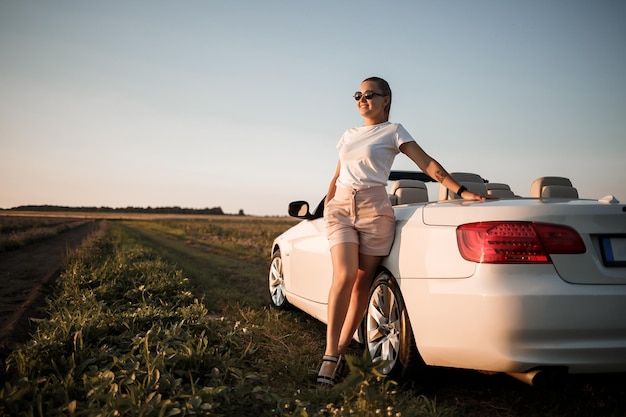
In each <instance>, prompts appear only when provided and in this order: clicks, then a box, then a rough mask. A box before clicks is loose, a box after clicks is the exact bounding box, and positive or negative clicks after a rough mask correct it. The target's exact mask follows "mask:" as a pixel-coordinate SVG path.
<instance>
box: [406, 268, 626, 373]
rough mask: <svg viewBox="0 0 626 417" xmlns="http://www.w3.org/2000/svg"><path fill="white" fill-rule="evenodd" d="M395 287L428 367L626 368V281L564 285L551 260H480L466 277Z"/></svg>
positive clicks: (417, 281) (577, 370)
mask: <svg viewBox="0 0 626 417" xmlns="http://www.w3.org/2000/svg"><path fill="white" fill-rule="evenodd" d="M400 287H401V291H402V294H403V297H404V300H405V303H406V305H407V311H408V314H409V318H410V321H411V325H412V328H413V332H414V335H415V340H416V344H417V347H418V350H419V351H420V354H421V355H422V357H423V359H424V361H425V362H426V363H427V364H429V365H436V366H449V367H458V368H467V369H478V370H485V371H496V372H525V371H528V370H530V369H533V368H538V367H564V368H567V370H568V371H569V372H571V373H596V372H598V373H604V372H624V371H626V285H577V284H570V283H567V282H565V281H563V280H562V279H561V278H559V277H558V275H556V273H555V270H554V267H553V266H552V265H486V264H480V265H477V269H476V273H475V274H474V275H473V276H472V277H469V278H465V279H436V280H435V279H407V278H404V279H402V280H400Z"/></svg>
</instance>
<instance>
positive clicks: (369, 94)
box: [353, 90, 386, 101]
mask: <svg viewBox="0 0 626 417" xmlns="http://www.w3.org/2000/svg"><path fill="white" fill-rule="evenodd" d="M374 96H381V97H385V96H386V94H380V93H375V92H373V91H372V90H365V92H364V93H361V92H360V91H357V92H356V93H354V96H353V97H354V99H355V100H356V101H359V100H361V99H362V98H363V97H365V100H371V99H373V98H374Z"/></svg>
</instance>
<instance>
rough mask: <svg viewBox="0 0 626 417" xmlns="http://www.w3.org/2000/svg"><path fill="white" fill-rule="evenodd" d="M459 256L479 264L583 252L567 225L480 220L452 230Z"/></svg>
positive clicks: (532, 260)
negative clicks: (454, 232)
mask: <svg viewBox="0 0 626 417" xmlns="http://www.w3.org/2000/svg"><path fill="white" fill-rule="evenodd" d="M456 237H457V242H458V245H459V250H460V251H461V256H463V258H465V259H466V260H468V261H472V262H481V263H550V262H552V261H551V259H550V255H551V254H577V253H585V251H586V248H585V244H584V243H583V241H582V238H581V237H580V235H579V234H578V233H577V232H576V231H575V230H574V229H572V228H571V227H567V226H561V225H555V224H547V223H531V222H498V221H496V222H480V223H468V224H463V225H461V226H459V227H457V229H456Z"/></svg>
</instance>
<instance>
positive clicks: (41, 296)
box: [0, 220, 102, 362]
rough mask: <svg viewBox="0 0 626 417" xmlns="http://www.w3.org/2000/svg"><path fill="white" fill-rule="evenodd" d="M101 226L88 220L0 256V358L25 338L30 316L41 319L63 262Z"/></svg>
mask: <svg viewBox="0 0 626 417" xmlns="http://www.w3.org/2000/svg"><path fill="white" fill-rule="evenodd" d="M101 225H102V221H96V220H88V221H85V223H84V224H82V225H81V226H78V227H76V228H74V229H71V230H69V231H67V232H65V233H62V234H60V235H57V236H54V237H52V238H49V239H45V240H42V241H39V242H36V243H33V244H30V245H27V246H25V247H23V248H20V249H16V250H11V251H8V252H4V253H0V357H2V359H3V362H4V358H5V357H6V355H7V354H8V352H10V350H11V346H12V345H14V344H15V343H19V342H23V341H25V340H27V339H28V337H29V334H30V333H31V332H32V330H33V328H34V327H33V325H32V323H31V321H30V318H31V317H43V315H44V311H43V310H42V309H41V307H43V306H44V301H45V297H46V295H47V294H48V292H49V290H50V288H51V284H52V283H54V280H55V279H56V278H57V277H58V276H59V273H60V270H61V266H62V265H63V260H64V259H65V257H66V256H67V255H68V253H69V252H70V251H72V250H75V249H76V248H77V247H78V246H80V244H81V243H82V242H83V241H84V240H85V239H86V238H87V237H88V236H89V235H90V234H91V233H92V232H94V231H95V230H97V229H98V227H100V226H101Z"/></svg>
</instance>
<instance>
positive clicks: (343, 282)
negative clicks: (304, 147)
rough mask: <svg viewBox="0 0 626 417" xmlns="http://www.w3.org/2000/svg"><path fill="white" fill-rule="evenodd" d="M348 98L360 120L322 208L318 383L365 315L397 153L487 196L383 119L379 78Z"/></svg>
mask: <svg viewBox="0 0 626 417" xmlns="http://www.w3.org/2000/svg"><path fill="white" fill-rule="evenodd" d="M354 98H355V100H356V102H357V103H356V104H357V108H358V110H359V113H360V114H361V116H362V117H363V121H364V123H363V126H359V127H354V128H351V129H348V130H347V131H346V132H345V133H344V134H343V136H342V137H341V139H340V140H339V143H338V145H337V148H338V149H339V162H338V164H337V170H336V172H335V175H334V176H333V179H332V181H331V182H330V186H329V188H328V193H327V195H326V200H325V208H324V218H325V221H326V233H327V236H328V240H329V244H330V253H331V259H332V264H333V283H332V285H331V288H330V292H329V295H328V327H327V332H326V350H325V353H324V356H323V358H322V364H321V366H320V370H319V373H318V377H317V382H319V383H321V384H327V385H333V383H334V380H335V374H336V371H337V368H338V367H339V363H340V361H341V355H343V354H345V353H346V351H347V349H348V345H349V344H350V342H351V340H352V337H353V335H354V332H355V331H356V329H357V327H358V325H359V323H360V322H361V320H362V318H363V315H364V314H365V309H366V306H367V299H368V297H369V289H370V285H371V283H372V280H373V279H374V275H375V273H376V271H377V269H378V266H379V264H380V262H381V260H382V258H383V257H385V256H387V255H389V252H390V250H391V245H392V243H393V237H394V229H395V220H394V214H393V209H392V208H391V202H390V201H389V197H388V195H387V190H386V188H385V186H386V185H387V179H388V177H389V172H390V170H391V165H392V164H393V160H394V159H395V156H396V155H397V154H398V153H399V152H402V153H404V154H405V155H407V156H408V157H409V158H411V159H412V160H413V161H414V162H415V163H416V164H417V166H418V167H419V168H420V169H421V170H422V171H423V172H425V173H426V174H428V175H429V176H430V177H431V178H433V179H435V180H437V181H438V182H440V183H441V184H443V185H444V186H445V187H447V188H448V189H450V190H453V191H454V192H456V193H457V194H458V195H459V196H461V197H462V198H463V199H465V200H484V199H485V198H486V196H483V195H478V194H475V193H473V192H471V191H469V190H467V189H466V188H465V187H461V185H460V184H459V183H458V182H457V181H455V180H454V178H452V177H451V176H450V175H449V174H448V173H447V172H446V170H445V169H444V168H443V167H442V166H441V165H440V164H439V163H438V162H437V161H435V160H434V159H433V158H431V157H430V156H429V155H428V154H426V153H425V152H424V151H423V150H422V148H421V147H420V146H419V145H418V144H417V143H416V142H415V140H414V139H413V138H412V137H411V135H410V134H409V133H408V132H407V131H406V130H405V129H404V127H402V125H400V124H398V123H390V122H389V111H390V109H391V88H390V87H389V84H388V83H387V82H386V81H385V80H383V79H382V78H378V77H371V78H367V79H366V80H365V81H363V82H362V83H361V86H360V90H359V91H357V92H356V93H355V94H354Z"/></svg>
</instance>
